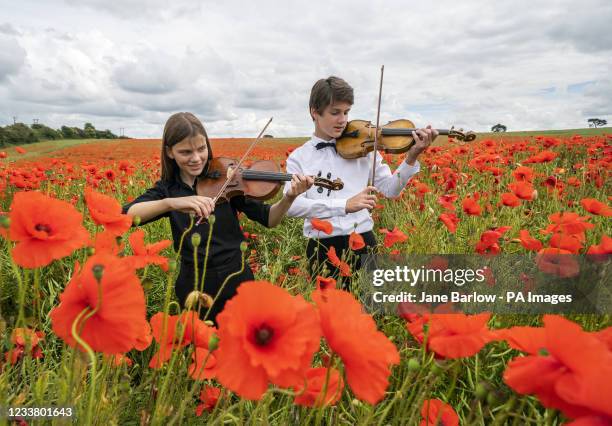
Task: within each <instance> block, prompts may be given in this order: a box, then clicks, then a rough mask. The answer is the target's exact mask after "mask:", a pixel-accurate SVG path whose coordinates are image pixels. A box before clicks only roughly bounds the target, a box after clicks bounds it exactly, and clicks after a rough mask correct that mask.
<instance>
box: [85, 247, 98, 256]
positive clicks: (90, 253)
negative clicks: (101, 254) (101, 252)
mask: <svg viewBox="0 0 612 426" xmlns="http://www.w3.org/2000/svg"><path fill="white" fill-rule="evenodd" d="M86 252H87V256H93V255H94V254H96V249H95V248H93V247H87V250H86Z"/></svg>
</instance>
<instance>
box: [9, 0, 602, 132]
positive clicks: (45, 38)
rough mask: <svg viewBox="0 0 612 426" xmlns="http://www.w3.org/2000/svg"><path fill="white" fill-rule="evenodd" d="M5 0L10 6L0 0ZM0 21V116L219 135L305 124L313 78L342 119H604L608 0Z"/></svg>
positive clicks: (90, 4)
mask: <svg viewBox="0 0 612 426" xmlns="http://www.w3.org/2000/svg"><path fill="white" fill-rule="evenodd" d="M1 3H4V1H2V2H1ZM6 3H7V5H5V6H4V7H3V12H2V16H1V17H0V125H6V124H10V123H12V122H13V117H15V116H16V117H17V121H20V122H24V123H28V124H30V123H32V121H33V119H35V118H37V119H38V120H39V121H40V122H42V123H45V124H47V125H50V126H52V127H56V128H57V127H59V126H61V125H62V124H67V125H72V126H79V127H82V126H83V124H84V123H85V122H87V121H89V122H92V123H93V124H94V125H95V126H96V128H98V129H106V128H108V129H110V130H112V131H113V132H115V133H119V131H120V129H121V128H123V129H125V130H124V132H125V134H127V135H130V136H136V137H156V138H157V137H160V136H161V131H162V128H163V125H164V123H165V120H166V119H167V118H168V117H169V116H170V114H172V113H173V112H177V111H191V112H194V113H195V114H196V115H197V116H198V117H200V118H201V119H202V121H203V122H204V123H205V126H206V127H207V129H208V131H209V134H210V135H211V136H213V137H227V136H245V137H250V136H255V135H256V134H257V133H258V132H259V129H260V128H261V127H262V125H263V124H265V122H266V121H267V120H268V118H269V117H272V116H273V117H274V121H273V122H272V124H271V127H270V128H269V131H268V133H272V134H274V135H276V136H306V135H309V134H310V133H312V122H311V120H310V118H309V115H308V108H307V107H308V97H309V94H310V88H311V87H312V84H313V83H314V82H315V81H316V80H317V79H319V78H325V77H327V76H329V75H338V76H341V77H343V78H344V79H346V80H347V81H348V82H349V83H350V84H351V85H352V86H353V87H354V88H355V105H354V107H353V110H352V112H351V118H361V119H371V120H375V118H376V101H377V96H378V84H379V76H380V66H381V65H382V64H384V65H385V76H384V84H383V100H382V109H381V120H382V121H383V122H386V121H388V120H392V119H398V118H408V119H411V120H412V121H413V122H415V124H416V125H417V126H424V125H426V124H429V123H431V124H432V125H434V126H436V127H440V128H446V127H449V126H450V125H456V126H459V127H464V128H466V129H473V130H476V131H485V130H488V129H490V127H491V126H492V125H494V124H496V123H498V122H499V123H503V124H505V125H506V126H508V128H509V130H528V129H561V128H576V127H586V124H587V122H586V120H587V118H590V117H599V118H604V119H607V120H608V121H609V122H611V123H612V30H611V28H610V22H612V2H610V1H609V0H583V1H581V2H579V3H577V2H575V1H569V0H550V1H539V0H530V1H523V0H512V1H505V0H503V1H490V0H482V1H481V0H475V1H472V0H465V1H462V2H458V1H456V0H443V1H436V2H429V3H433V5H427V4H425V2H417V1H355V0H353V1H344V0H334V1H329V0H325V1H319V0H309V1H308V2H298V1H291V0H289V1H283V2H281V1H268V0H263V1H262V0H260V1H256V2H255V1H253V2H247V1H231V0H227V1H223V2H218V1H215V2H213V1H196V0H172V1H169V0H122V1H111V0H46V1H45V2H40V1H34V0H21V1H19V2H15V1H11V2H10V6H9V5H8V3H9V2H8V1H7V2H6Z"/></svg>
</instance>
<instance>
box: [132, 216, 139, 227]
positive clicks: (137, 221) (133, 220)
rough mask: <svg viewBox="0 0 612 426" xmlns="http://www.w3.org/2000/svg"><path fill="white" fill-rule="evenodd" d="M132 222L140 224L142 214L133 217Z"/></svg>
mask: <svg viewBox="0 0 612 426" xmlns="http://www.w3.org/2000/svg"><path fill="white" fill-rule="evenodd" d="M132 224H133V225H134V226H138V225H140V216H134V218H133V219H132Z"/></svg>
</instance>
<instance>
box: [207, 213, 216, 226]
mask: <svg viewBox="0 0 612 426" xmlns="http://www.w3.org/2000/svg"><path fill="white" fill-rule="evenodd" d="M208 223H210V224H211V225H214V224H215V215H214V214H211V215H210V216H208Z"/></svg>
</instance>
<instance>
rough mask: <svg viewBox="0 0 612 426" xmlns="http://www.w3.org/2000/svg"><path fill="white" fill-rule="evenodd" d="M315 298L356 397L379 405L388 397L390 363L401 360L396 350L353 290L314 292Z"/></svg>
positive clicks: (324, 328)
mask: <svg viewBox="0 0 612 426" xmlns="http://www.w3.org/2000/svg"><path fill="white" fill-rule="evenodd" d="M312 299H313V300H314V301H315V303H316V304H317V307H318V308H319V314H320V317H321V328H322V330H323V335H324V336H325V339H326V340H327V342H328V344H329V347H330V348H331V349H332V351H334V352H335V353H336V354H338V355H339V356H340V358H341V359H342V362H343V363H344V371H345V374H346V381H347V383H348V385H349V386H350V388H351V389H352V391H353V393H354V394H355V396H357V398H359V399H361V400H363V401H366V402H368V403H370V404H376V403H377V402H378V401H380V400H381V399H382V398H383V397H384V396H385V390H386V389H387V386H388V384H389V375H390V367H391V365H393V364H399V362H400V357H399V353H398V351H397V349H396V348H395V346H394V345H393V343H391V341H389V339H388V338H387V336H385V335H384V334H383V333H381V332H380V331H378V330H377V329H376V323H375V322H374V320H373V319H372V317H371V316H370V315H367V314H365V313H363V310H362V306H361V304H360V303H359V302H358V301H357V300H356V299H355V298H354V297H353V296H352V295H351V294H350V293H347V292H345V291H342V290H336V289H328V290H325V291H314V292H313V293H312ZM364 342H367V344H364Z"/></svg>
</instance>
